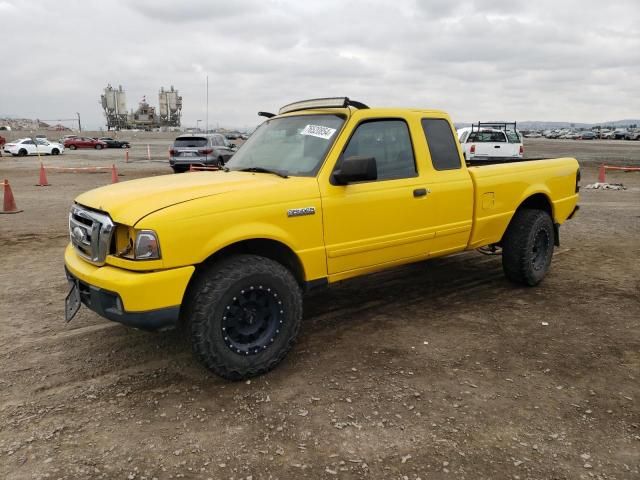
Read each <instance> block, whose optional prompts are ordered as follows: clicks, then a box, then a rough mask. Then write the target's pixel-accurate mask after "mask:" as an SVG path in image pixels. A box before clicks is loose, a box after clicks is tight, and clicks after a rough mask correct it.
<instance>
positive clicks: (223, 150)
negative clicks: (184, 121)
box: [169, 133, 235, 173]
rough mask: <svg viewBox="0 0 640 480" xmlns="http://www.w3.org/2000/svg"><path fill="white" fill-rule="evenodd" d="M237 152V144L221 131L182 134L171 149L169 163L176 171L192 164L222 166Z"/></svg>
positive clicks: (184, 169) (187, 168) (187, 167)
mask: <svg viewBox="0 0 640 480" xmlns="http://www.w3.org/2000/svg"><path fill="white" fill-rule="evenodd" d="M234 153H235V145H234V144H233V143H229V142H227V139H226V138H224V135H220V134H219V133H214V134H202V135H197V134H193V135H180V136H179V137H178V138H176V139H175V141H174V142H173V146H172V147H171V149H170V150H169V165H171V168H173V171H174V172H176V173H180V172H185V171H187V170H189V167H190V166H191V165H197V166H210V167H214V166H215V167H222V166H223V165H224V164H225V163H227V161H228V160H229V159H230V158H231V157H232V156H233V154H234Z"/></svg>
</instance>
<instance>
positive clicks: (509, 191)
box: [468, 158, 579, 248]
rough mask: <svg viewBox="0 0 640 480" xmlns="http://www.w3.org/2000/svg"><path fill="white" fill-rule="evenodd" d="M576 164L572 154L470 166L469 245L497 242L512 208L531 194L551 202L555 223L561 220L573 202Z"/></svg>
mask: <svg viewBox="0 0 640 480" xmlns="http://www.w3.org/2000/svg"><path fill="white" fill-rule="evenodd" d="M578 168H579V167H578V161H577V160H576V159H575V158H549V159H524V160H522V161H511V162H499V163H493V164H492V163H485V162H483V164H482V166H479V165H471V166H469V168H468V171H469V174H470V175H471V180H472V182H473V186H474V210H473V219H474V222H473V228H472V231H471V238H470V240H469V248H477V247H480V246H484V245H489V244H491V243H496V242H499V241H500V239H501V237H502V234H503V233H504V231H505V230H506V228H507V225H508V224H509V221H510V219H511V217H512V216H513V212H514V210H515V209H517V208H518V207H519V206H520V204H521V203H522V202H523V201H524V200H526V199H528V198H529V197H531V196H532V195H536V194H537V195H538V196H539V197H538V198H539V199H540V201H543V202H544V201H546V202H547V203H549V204H550V205H551V210H552V211H551V213H552V217H553V221H554V223H557V224H561V223H563V222H564V221H565V220H566V219H567V218H568V217H569V215H571V213H572V211H573V209H574V207H575V204H576V199H577V196H578V194H577V193H576V191H575V190H576V189H575V185H576V174H577V171H578ZM551 192H553V195H552V193H551ZM552 199H553V200H552Z"/></svg>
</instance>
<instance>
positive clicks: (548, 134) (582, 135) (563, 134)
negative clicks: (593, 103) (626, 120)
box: [523, 128, 640, 140]
mask: <svg viewBox="0 0 640 480" xmlns="http://www.w3.org/2000/svg"><path fill="white" fill-rule="evenodd" d="M523 136H524V137H525V138H540V137H545V138H550V139H569V140H597V139H604V140H640V129H637V128H617V129H600V130H598V129H594V130H575V129H569V128H562V129H555V130H545V131H543V132H539V131H527V132H524V134H523Z"/></svg>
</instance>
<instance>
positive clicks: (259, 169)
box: [238, 167, 289, 178]
mask: <svg viewBox="0 0 640 480" xmlns="http://www.w3.org/2000/svg"><path fill="white" fill-rule="evenodd" d="M238 172H254V173H271V174H273V175H277V176H279V177H280V178H289V175H287V174H286V173H282V172H280V171H278V170H271V169H270V168H263V167H247V168H240V169H239V170H238Z"/></svg>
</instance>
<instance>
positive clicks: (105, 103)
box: [100, 85, 182, 130]
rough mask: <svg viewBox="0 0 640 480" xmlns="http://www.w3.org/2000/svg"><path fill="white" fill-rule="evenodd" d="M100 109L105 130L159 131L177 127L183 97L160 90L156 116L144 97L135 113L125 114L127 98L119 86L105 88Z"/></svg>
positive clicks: (172, 91) (173, 91) (153, 108)
mask: <svg viewBox="0 0 640 480" xmlns="http://www.w3.org/2000/svg"><path fill="white" fill-rule="evenodd" d="M100 98H101V103H102V109H103V110H104V115H105V117H106V119H107V129H108V130H111V129H114V130H127V129H142V130H151V129H153V128H160V127H179V126H180V117H181V115H182V97H181V96H180V95H178V90H175V89H174V88H173V86H171V88H170V89H169V90H165V89H164V87H161V88H160V92H159V93H158V104H159V107H160V108H159V111H160V112H159V114H158V113H156V109H155V107H152V106H151V105H149V103H148V102H147V99H146V97H142V100H141V101H140V103H139V104H138V108H137V110H135V111H134V110H131V111H130V112H128V111H127V96H126V93H125V91H124V90H123V88H122V85H120V86H119V87H118V88H117V89H116V88H113V87H112V86H111V85H107V88H105V89H104V93H103V94H102V95H101V97H100Z"/></svg>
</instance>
